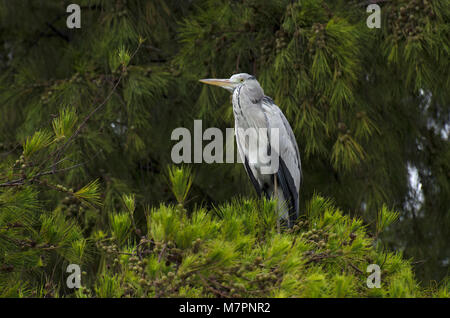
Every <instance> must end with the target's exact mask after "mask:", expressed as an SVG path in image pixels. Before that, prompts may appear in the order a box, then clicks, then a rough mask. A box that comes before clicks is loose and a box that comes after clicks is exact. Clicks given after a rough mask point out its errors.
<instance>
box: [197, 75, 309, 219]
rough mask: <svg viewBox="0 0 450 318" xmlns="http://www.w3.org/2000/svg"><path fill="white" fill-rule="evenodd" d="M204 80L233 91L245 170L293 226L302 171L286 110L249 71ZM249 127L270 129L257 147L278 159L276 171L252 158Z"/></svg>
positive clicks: (234, 110)
mask: <svg viewBox="0 0 450 318" xmlns="http://www.w3.org/2000/svg"><path fill="white" fill-rule="evenodd" d="M200 82H202V83H205V84H209V85H215V86H219V87H222V88H225V89H226V90H228V91H229V92H231V93H232V94H233V96H232V103H233V114H234V119H235V135H236V144H237V148H238V151H239V155H240V157H241V159H242V163H243V164H244V167H245V170H246V172H247V174H248V176H249V178H250V180H251V182H252V183H253V186H254V187H255V189H256V192H257V194H258V196H261V194H264V195H265V196H266V197H267V198H272V197H274V198H276V199H277V201H278V213H279V217H280V218H281V219H282V220H284V221H285V222H286V223H287V225H288V226H289V227H292V226H293V224H294V222H295V220H296V218H297V217H298V214H299V212H298V209H299V190H300V181H301V178H302V173H301V161H300V153H299V150H298V145H297V142H296V140H295V136H294V133H293V132H292V128H291V126H290V125H289V122H288V121H287V119H286V117H285V116H284V114H283V112H282V111H281V110H280V108H278V106H277V105H275V103H274V101H273V100H272V99H271V98H270V97H268V96H265V95H264V90H263V89H262V88H261V86H260V84H259V83H258V81H257V80H256V78H255V77H254V76H252V75H249V74H247V73H240V74H234V75H233V76H231V77H230V78H229V79H201V80H200ZM249 128H251V129H255V130H261V128H263V131H267V133H265V134H258V135H257V139H258V140H257V147H258V151H259V152H258V153H261V151H262V152H263V153H267V154H268V155H269V156H270V157H271V158H274V156H275V158H276V159H278V161H277V162H278V165H277V169H276V170H274V171H273V173H269V174H268V173H266V172H264V171H263V168H264V167H265V166H267V162H266V161H264V162H262V160H259V159H257V160H253V162H252V161H251V160H249V157H250V156H251V154H252V153H251V151H252V149H250V148H251V147H250V145H249V141H248V138H246V136H245V134H243V133H242V132H243V131H245V130H246V129H249ZM264 129H265V130H264ZM274 129H276V131H277V134H278V140H276V141H277V142H278V147H274V145H273V142H272V139H271V138H270V137H271V136H270V134H271V132H272V131H274ZM261 147H262V148H263V149H261ZM256 158H259V156H256Z"/></svg>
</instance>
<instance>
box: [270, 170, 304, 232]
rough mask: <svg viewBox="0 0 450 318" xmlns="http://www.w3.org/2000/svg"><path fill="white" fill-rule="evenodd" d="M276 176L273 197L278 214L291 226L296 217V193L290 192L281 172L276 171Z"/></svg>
mask: <svg viewBox="0 0 450 318" xmlns="http://www.w3.org/2000/svg"><path fill="white" fill-rule="evenodd" d="M276 176H277V177H276V178H275V180H274V181H275V182H274V183H275V187H274V197H275V198H276V199H277V201H278V214H279V216H280V218H281V219H282V220H284V221H285V222H286V223H287V225H288V227H289V228H291V227H293V226H294V223H295V220H297V218H298V194H296V193H291V191H290V188H289V187H288V185H287V181H286V180H285V179H284V177H283V175H282V174H280V173H278V174H277V175H276Z"/></svg>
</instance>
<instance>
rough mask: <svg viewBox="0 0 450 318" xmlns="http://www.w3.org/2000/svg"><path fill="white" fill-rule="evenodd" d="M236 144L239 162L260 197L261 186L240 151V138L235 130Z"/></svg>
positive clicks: (242, 152) (245, 157) (241, 150)
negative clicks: (239, 157)
mask: <svg viewBox="0 0 450 318" xmlns="http://www.w3.org/2000/svg"><path fill="white" fill-rule="evenodd" d="M236 144H237V148H238V151H239V155H240V156H241V160H242V162H243V163H244V168H245V171H246V172H247V175H248V177H249V178H250V181H251V182H252V184H253V186H254V187H255V190H256V193H257V194H258V197H260V196H261V186H260V184H259V182H258V180H256V178H255V173H254V172H253V171H252V169H251V167H250V165H249V162H248V158H247V156H246V155H245V153H244V150H243V149H242V145H241V140H240V136H238V134H237V130H236Z"/></svg>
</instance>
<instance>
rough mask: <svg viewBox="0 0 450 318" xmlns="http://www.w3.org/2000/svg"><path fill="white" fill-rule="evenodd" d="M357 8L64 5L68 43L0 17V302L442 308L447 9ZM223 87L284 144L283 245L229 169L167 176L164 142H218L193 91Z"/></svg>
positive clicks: (36, 4)
mask: <svg viewBox="0 0 450 318" xmlns="http://www.w3.org/2000/svg"><path fill="white" fill-rule="evenodd" d="M366 2H368V1H363V0H351V1H348V0H336V1H325V0H295V1H293V0H270V1H261V0H233V1H228V0H191V1H179V0H166V1H162V0H161V1H159V0H158V1H155V0H114V1H112V0H108V1H105V0H79V1H77V3H78V4H79V5H80V7H81V28H80V29H69V28H67V25H66V19H67V16H68V13H67V12H66V6H67V4H66V3H65V1H53V0H39V1H31V0H30V1H10V0H0V297H16V296H18V297H141V296H143V297H172V296H176V297H177V296H188V297H191V296H192V297H270V296H274V297H372V296H373V297H448V296H449V285H448V277H449V266H448V261H449V258H450V245H449V244H448V238H449V237H450V232H449V231H450V213H448V212H449V211H450V143H449V142H448V139H449V132H450V130H449V127H450V126H449V122H450V106H449V105H450V104H449V100H450V96H449V93H450V89H449V88H450V77H449V76H448V70H449V69H450V64H449V63H450V45H449V39H450V29H449V23H448V21H449V20H450V2H449V1H448V0H433V1H431V0H398V1H379V2H378V4H379V6H380V9H381V28H379V29H377V28H373V29H371V28H369V27H368V26H367V23H366V21H367V18H368V16H369V15H370V13H367V11H366V9H367V5H366ZM240 72H246V73H250V74H252V75H255V76H256V77H257V79H258V81H259V82H260V83H261V86H262V87H263V89H264V92H265V94H266V95H268V96H270V97H272V99H273V100H274V101H275V103H276V104H277V105H279V107H280V108H281V110H282V111H283V113H284V114H285V115H286V118H287V120H288V121H289V123H290V124H291V126H292V128H293V131H294V134H295V138H296V140H297V142H298V145H299V150H300V155H301V158H302V173H303V177H304V178H303V182H302V184H301V190H300V202H299V204H300V207H299V210H300V212H301V213H300V214H301V217H300V219H299V220H298V222H297V224H296V226H295V227H294V228H293V229H292V230H291V231H288V230H286V229H281V230H280V231H278V230H277V225H276V216H275V215H276V214H275V213H274V211H275V203H274V202H272V201H267V200H263V199H258V198H256V195H255V192H254V189H253V188H252V185H251V182H250V181H249V178H248V176H247V175H246V173H245V171H244V169H243V167H242V164H240V163H235V164H225V163H224V164H218V163H212V164H206V163H195V164H189V165H188V163H184V164H180V165H177V166H174V165H173V161H172V158H171V150H172V147H173V146H174V144H175V143H176V141H174V140H172V132H173V131H174V129H176V128H179V127H185V128H187V129H189V130H190V131H192V128H193V122H194V120H199V119H201V120H202V127H203V130H206V129H207V128H210V127H216V128H219V129H220V130H221V131H223V132H225V131H226V128H230V127H233V125H234V120H233V110H232V107H231V103H230V99H229V98H230V97H229V94H228V93H227V92H225V91H224V90H219V89H211V88H209V87H207V86H205V85H200V83H199V82H198V80H199V79H200V78H212V77H217V78H219V77H220V78H225V77H229V76H231V75H232V74H234V73H240ZM223 142H224V145H225V143H228V145H231V142H234V140H224V141H223ZM205 144H206V140H205V141H204V142H203V145H202V146H205ZM234 149H236V145H234ZM191 159H192V158H191ZM194 176H195V177H194ZM69 264H78V265H79V266H80V268H81V271H82V275H81V288H80V289H71V288H69V287H68V285H67V282H66V278H67V276H68V275H69V274H68V273H67V272H66V270H67V266H68V265H69ZM371 264H375V265H378V266H379V267H380V271H381V273H380V274H381V276H380V277H381V280H380V288H377V287H374V288H369V287H368V285H367V279H368V277H369V276H370V275H371V274H373V273H372V272H367V268H368V266H369V265H371Z"/></svg>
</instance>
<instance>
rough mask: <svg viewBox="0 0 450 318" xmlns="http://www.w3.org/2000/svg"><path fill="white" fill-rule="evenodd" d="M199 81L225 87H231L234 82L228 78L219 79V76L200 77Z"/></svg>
mask: <svg viewBox="0 0 450 318" xmlns="http://www.w3.org/2000/svg"><path fill="white" fill-rule="evenodd" d="M200 82H202V83H204V84H208V85H215V86H220V87H222V88H225V89H231V90H232V89H233V88H234V86H235V85H236V83H234V82H232V81H230V80H229V79H219V78H205V79H201V80H200Z"/></svg>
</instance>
